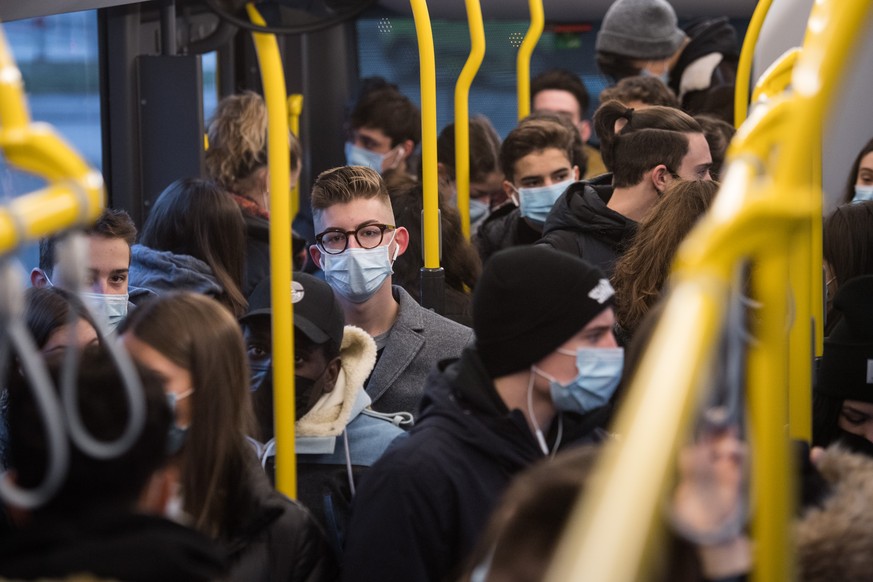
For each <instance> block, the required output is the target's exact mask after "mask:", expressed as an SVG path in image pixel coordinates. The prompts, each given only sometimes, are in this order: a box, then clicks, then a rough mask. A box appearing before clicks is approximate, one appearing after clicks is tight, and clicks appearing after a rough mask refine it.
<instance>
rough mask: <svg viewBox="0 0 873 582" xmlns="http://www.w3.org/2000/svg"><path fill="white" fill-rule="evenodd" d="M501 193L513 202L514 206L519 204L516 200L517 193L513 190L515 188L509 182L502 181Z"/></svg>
mask: <svg viewBox="0 0 873 582" xmlns="http://www.w3.org/2000/svg"><path fill="white" fill-rule="evenodd" d="M503 193H504V194H506V197H507V198H509V199H510V200H512V201H514V202H515V205H516V206H518V205H519V204H520V203H521V200H519V199H518V193H517V192H516V190H515V186H514V185H513V183H512V182H510V181H509V180H504V181H503Z"/></svg>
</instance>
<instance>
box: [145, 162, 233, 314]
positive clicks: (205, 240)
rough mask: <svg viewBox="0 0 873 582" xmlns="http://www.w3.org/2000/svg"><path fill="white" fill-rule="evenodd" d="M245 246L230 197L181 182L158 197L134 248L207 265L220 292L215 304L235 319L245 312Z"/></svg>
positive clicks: (195, 182)
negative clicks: (179, 256) (196, 260)
mask: <svg viewBox="0 0 873 582" xmlns="http://www.w3.org/2000/svg"><path fill="white" fill-rule="evenodd" d="M245 240H246V232H245V222H244V221H243V217H242V213H241V212H240V209H239V206H237V204H236V202H234V200H233V198H232V197H231V196H230V194H228V193H227V192H226V191H224V190H223V189H222V188H221V187H220V186H218V184H216V183H215V182H211V181H209V180H201V179H199V178H185V179H182V180H176V181H175V182H173V183H172V184H170V185H169V186H167V187H166V188H165V189H164V191H163V192H161V195H160V196H158V199H157V200H156V201H155V204H154V206H153V207H152V210H151V212H150V213H149V216H148V218H147V219H146V221H145V225H144V226H143V229H142V233H141V235H140V241H139V242H140V244H142V245H144V246H147V247H149V248H152V249H155V250H159V251H170V252H173V253H176V254H181V255H190V256H192V257H194V258H195V259H199V260H201V261H203V262H204V263H206V264H207V265H209V268H210V269H211V270H212V274H213V275H214V276H215V278H216V279H217V280H218V284H219V285H221V288H222V289H223V290H224V296H223V297H221V298H220V299H221V300H222V302H223V303H225V304H227V305H228V307H229V308H230V309H231V311H233V313H234V314H235V315H236V316H237V317H241V316H242V315H243V313H245V310H246V306H247V302H246V298H245V295H244V294H243V292H242V282H243V268H244V265H245Z"/></svg>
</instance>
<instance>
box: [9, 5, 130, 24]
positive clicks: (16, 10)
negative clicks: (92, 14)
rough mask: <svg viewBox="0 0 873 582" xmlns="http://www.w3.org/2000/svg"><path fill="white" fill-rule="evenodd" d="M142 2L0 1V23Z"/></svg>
mask: <svg viewBox="0 0 873 582" xmlns="http://www.w3.org/2000/svg"><path fill="white" fill-rule="evenodd" d="M141 1H142V0H27V2H24V1H19V2H10V1H0V21H4V22H9V21H12V20H22V19H24V18H35V17H37V16H49V15H50V14H63V13H65V12H79V11H81V10H93V9H95V8H107V7H109V6H119V5H121V4H136V3H138V2H141Z"/></svg>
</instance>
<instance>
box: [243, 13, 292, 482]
mask: <svg viewBox="0 0 873 582" xmlns="http://www.w3.org/2000/svg"><path fill="white" fill-rule="evenodd" d="M246 10H247V11H248V14H249V18H250V19H251V21H252V22H254V23H255V24H259V25H262V26H263V25H265V24H266V23H265V22H264V19H263V18H262V17H261V15H260V13H258V11H257V9H256V8H255V7H254V5H253V4H251V3H249V4H246ZM252 37H253V39H254V42H255V50H256V52H257V54H258V64H259V66H260V68H261V79H262V80H263V83H264V100H265V101H266V103H267V126H268V141H267V158H268V163H269V167H270V277H271V281H270V291H271V295H272V312H273V316H272V322H273V408H274V415H275V425H276V427H275V429H276V430H275V434H276V488H277V489H278V490H279V491H281V492H282V493H284V494H285V495H287V496H288V497H291V498H296V497H297V455H296V453H295V451H294V429H295V426H294V422H295V418H296V415H295V410H294V325H293V322H294V312H293V309H292V306H291V203H290V181H291V180H290V176H289V173H290V172H289V170H290V168H289V163H290V162H289V156H290V154H289V150H288V110H287V106H286V102H285V95H286V93H285V72H284V69H283V68H282V59H281V57H280V56H279V43H278V42H276V36H275V35H272V34H264V33H258V32H254V33H252Z"/></svg>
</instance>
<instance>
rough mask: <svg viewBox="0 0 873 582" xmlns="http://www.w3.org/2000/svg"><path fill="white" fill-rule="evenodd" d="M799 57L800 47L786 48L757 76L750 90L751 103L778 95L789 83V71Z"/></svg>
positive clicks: (792, 68) (790, 71)
mask: <svg viewBox="0 0 873 582" xmlns="http://www.w3.org/2000/svg"><path fill="white" fill-rule="evenodd" d="M799 57H800V48H798V47H795V48H792V49H788V50H787V51H785V53H783V54H782V56H781V57H779V58H778V59H776V60H775V61H774V62H773V64H771V65H770V66H769V67H767V70H766V71H764V73H763V74H762V75H761V76H760V77H759V78H758V82H757V83H755V90H754V91H752V103H759V102H762V101H767V100H769V99H772V98H773V97H774V96H776V95H779V94H780V93H782V92H783V91H785V89H786V88H787V87H788V85H790V84H791V73H792V71H793V70H794V65H795V64H796V63H797V59H798V58H799Z"/></svg>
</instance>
